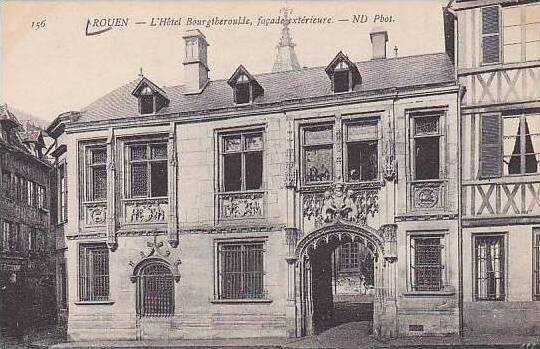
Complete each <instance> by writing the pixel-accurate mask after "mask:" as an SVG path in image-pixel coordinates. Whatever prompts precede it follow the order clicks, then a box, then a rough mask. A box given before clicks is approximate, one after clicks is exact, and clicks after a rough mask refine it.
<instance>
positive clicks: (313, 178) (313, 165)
mask: <svg viewBox="0 0 540 349" xmlns="http://www.w3.org/2000/svg"><path fill="white" fill-rule="evenodd" d="M305 159H306V173H305V178H306V181H307V182H323V181H330V180H332V178H333V175H332V164H333V161H334V158H333V152H332V148H331V147H325V148H316V149H307V150H306V151H305Z"/></svg>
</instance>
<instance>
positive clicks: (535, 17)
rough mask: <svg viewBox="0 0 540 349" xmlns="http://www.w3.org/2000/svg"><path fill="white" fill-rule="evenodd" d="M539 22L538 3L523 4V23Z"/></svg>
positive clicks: (539, 6) (539, 11) (539, 9)
mask: <svg viewBox="0 0 540 349" xmlns="http://www.w3.org/2000/svg"><path fill="white" fill-rule="evenodd" d="M533 22H540V5H529V6H525V23H533Z"/></svg>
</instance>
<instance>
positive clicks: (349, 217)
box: [303, 183, 379, 228]
mask: <svg viewBox="0 0 540 349" xmlns="http://www.w3.org/2000/svg"><path fill="white" fill-rule="evenodd" d="M377 212H379V193H378V190H377V189H363V190H352V189H346V188H345V185H344V184H341V183H338V184H335V185H334V186H333V188H331V189H329V190H327V191H325V192H324V193H308V194H304V196H303V215H304V218H305V219H307V220H313V221H314V222H315V227H316V228H317V227H320V226H321V225H323V224H325V223H331V222H333V221H336V220H337V219H341V220H345V221H349V222H353V223H360V224H366V219H367V217H368V216H369V215H371V216H372V217H373V216H374V215H375V213H377Z"/></svg>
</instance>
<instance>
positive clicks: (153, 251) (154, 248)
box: [129, 235, 182, 282]
mask: <svg viewBox="0 0 540 349" xmlns="http://www.w3.org/2000/svg"><path fill="white" fill-rule="evenodd" d="M163 245H164V243H163V241H159V242H158V241H157V236H155V235H154V239H153V241H148V242H147V243H146V246H148V247H149V248H150V250H149V251H148V252H144V251H142V250H141V251H140V252H139V256H138V258H136V259H135V260H131V261H130V262H129V266H130V267H131V275H130V280H131V282H135V281H137V277H138V276H139V271H140V269H141V267H142V266H144V265H145V264H147V263H151V262H157V263H161V264H164V265H166V266H167V267H168V268H169V269H170V270H171V273H172V275H173V278H174V281H175V282H178V281H180V271H179V269H178V267H179V266H180V264H182V261H181V260H180V259H174V258H172V257H171V252H170V251H169V250H163V249H162V247H163Z"/></svg>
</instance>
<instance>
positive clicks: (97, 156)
mask: <svg viewBox="0 0 540 349" xmlns="http://www.w3.org/2000/svg"><path fill="white" fill-rule="evenodd" d="M91 161H92V163H93V164H104V163H106V162H107V150H106V149H93V150H92V159H91Z"/></svg>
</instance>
